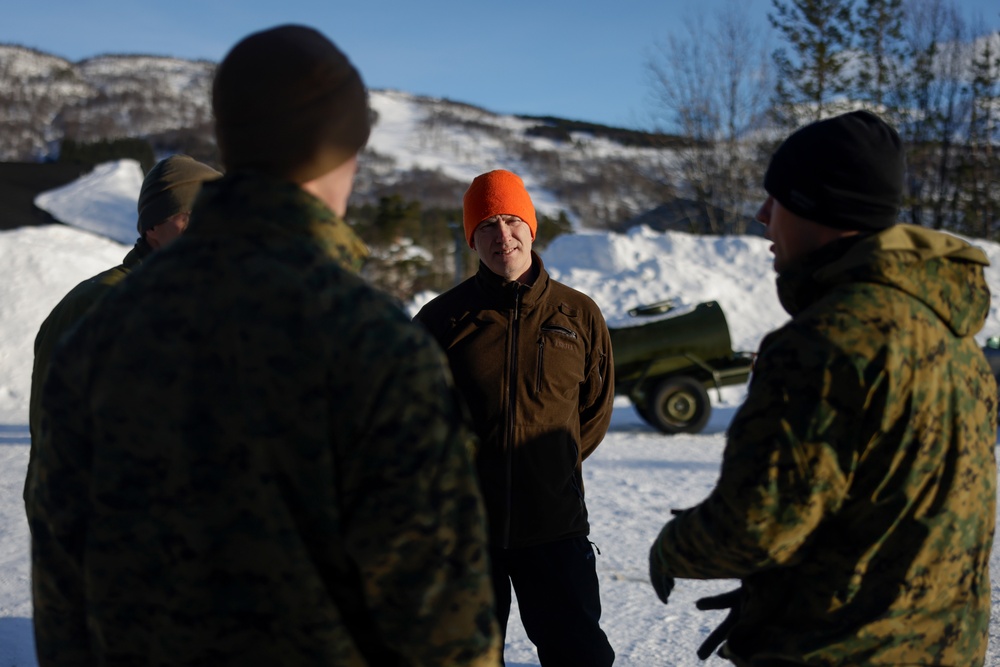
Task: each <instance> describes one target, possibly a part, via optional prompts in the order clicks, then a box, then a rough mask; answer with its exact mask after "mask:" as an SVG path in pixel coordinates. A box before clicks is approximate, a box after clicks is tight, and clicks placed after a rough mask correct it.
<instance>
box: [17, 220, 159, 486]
mask: <svg viewBox="0 0 1000 667" xmlns="http://www.w3.org/2000/svg"><path fill="white" fill-rule="evenodd" d="M152 251H153V249H152V248H151V247H149V244H148V243H146V240H145V239H142V238H140V239H139V240H137V241H136V242H135V247H133V248H132V249H131V250H130V251H129V252H128V254H127V255H125V259H123V260H122V263H121V264H119V265H118V266H116V267H114V268H113V269H108V270H107V271H104V272H102V273H98V274H97V275H96V276H94V277H92V278H88V279H87V280H84V281H83V282H82V283H80V284H79V285H77V286H76V287H74V288H73V289H71V290H70V291H69V292H67V294H66V296H64V297H63V298H62V300H61V301H60V302H59V303H57V304H56V306H55V308H53V309H52V312H50V313H49V316H48V317H46V318H45V320H44V321H43V322H42V326H41V327H39V328H38V335H36V336H35V361H34V365H33V366H32V367H31V400H30V402H29V404H28V428H29V430H30V432H31V440H32V442H34V440H35V439H36V438H37V437H38V432H39V421H40V420H41V399H42V385H44V383H45V378H46V376H47V375H48V372H49V363H50V362H51V360H52V351H53V350H54V349H55V346H56V343H58V342H59V341H60V340H61V339H62V337H63V336H65V335H66V332H68V331H69V330H70V329H71V328H73V325H75V324H76V323H77V322H79V321H80V318H82V317H83V316H84V314H86V312H87V311H88V310H90V309H91V307H92V306H93V305H94V304H95V303H97V302H98V301H99V300H100V299H101V298H102V297H103V296H104V295H105V294H107V293H108V291H109V290H110V289H111V288H112V287H114V286H115V285H117V284H118V283H119V282H121V281H122V279H123V278H124V277H125V276H127V275H128V274H129V272H131V271H132V269H134V268H135V267H137V266H139V264H140V263H141V262H142V260H144V259H145V258H146V257H147V256H148V255H149V253H151V252H152ZM34 459H35V450H34V447H32V448H31V450H29V452H28V474H27V476H26V477H25V485H24V494H25V499H27V494H28V485H27V479H28V478H30V477H31V474H32V470H33V469H34Z"/></svg>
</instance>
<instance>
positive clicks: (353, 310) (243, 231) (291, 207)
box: [28, 174, 500, 667]
mask: <svg viewBox="0 0 1000 667" xmlns="http://www.w3.org/2000/svg"><path fill="white" fill-rule="evenodd" d="M362 250H363V246H362V245H361V244H360V242H359V241H358V240H357V238H356V237H355V236H354V235H353V233H351V231H350V229H349V228H348V227H347V226H346V225H345V224H344V223H343V222H342V221H341V220H339V219H337V218H336V217H335V216H334V215H333V214H332V213H331V212H330V210H329V209H328V208H326V207H325V206H324V205H322V203H321V202H320V201H319V200H317V199H315V198H313V197H312V196H311V195H309V194H307V193H306V192H305V191H303V190H301V189H300V188H298V187H297V186H295V185H293V184H291V183H282V182H277V181H271V180H268V179H264V178H262V177H256V176H251V175H248V174H231V175H228V176H226V177H224V178H223V179H221V180H219V181H216V182H213V183H209V184H206V185H205V186H204V189H203V190H202V196H201V199H200V200H199V203H198V204H197V205H196V208H195V211H194V213H193V215H192V219H191V224H190V227H189V228H188V230H187V232H186V233H185V234H184V236H182V237H181V238H180V239H178V240H177V241H175V242H174V243H173V244H171V246H170V247H168V248H166V249H164V250H162V251H159V252H158V253H156V254H154V255H153V256H152V257H151V258H150V259H149V260H147V261H146V262H145V263H144V264H143V266H142V267H140V268H139V269H138V270H136V271H135V272H133V274H132V275H131V276H130V277H129V279H128V280H126V281H124V282H123V283H122V284H121V285H119V286H118V288H116V289H115V290H114V291H113V292H112V293H111V294H109V295H108V296H107V297H106V298H105V299H104V300H103V302H102V303H101V305H100V307H99V308H96V309H94V310H93V311H91V313H90V314H89V315H88V316H87V317H86V318H85V319H84V321H83V322H81V324H80V326H79V327H77V329H76V330H75V331H74V332H73V333H71V335H70V336H69V337H68V338H67V340H66V341H65V342H64V344H63V345H61V346H60V347H59V348H58V349H57V351H56V354H55V357H54V360H53V364H52V369H51V371H50V380H49V382H48V384H47V385H46V388H45V391H44V393H43V398H42V408H43V411H44V412H45V417H46V418H45V419H44V420H43V425H42V430H41V438H40V442H39V443H38V452H37V466H36V471H35V474H34V475H33V477H32V479H30V480H29V488H28V514H29V519H30V522H31V527H32V584H33V591H34V609H35V616H34V622H35V635H36V645H37V650H38V657H39V664H40V665H42V666H43V667H45V666H47V665H82V664H88V665H89V664H108V665H126V664H127V665H140V664H141V665H446V664H447V665H475V666H480V665H496V664H498V662H499V655H500V653H499V650H500V647H499V635H498V630H497V626H496V621H495V619H494V617H493V612H492V593H491V589H490V583H489V578H488V563H487V551H486V528H485V519H484V510H483V505H482V501H481V498H480V494H479V491H478V488H477V485H476V480H475V474H474V470H473V467H472V463H471V449H472V447H473V446H474V440H473V436H472V435H471V432H470V431H469V430H468V429H467V427H466V426H465V425H464V421H463V420H462V415H461V412H460V410H459V409H458V408H457V403H456V401H455V398H454V388H453V386H452V383H451V380H450V375H449V374H448V371H447V368H446V365H445V361H444V357H443V355H442V354H441V352H440V351H439V350H438V348H437V346H436V345H435V344H434V342H433V341H432V340H431V338H430V337H429V336H428V335H427V334H426V333H425V332H424V331H423V330H422V329H421V328H420V327H418V326H415V325H413V324H412V323H410V322H409V321H408V318H407V317H406V315H405V314H404V313H403V312H401V311H400V310H399V309H398V308H396V307H395V306H394V305H393V304H392V303H391V301H390V300H389V298H388V297H387V296H385V295H383V294H381V293H380V292H378V291H376V290H374V289H373V288H371V287H370V286H369V285H367V284H366V283H364V281H362V280H361V279H360V278H359V277H358V276H356V275H355V274H353V273H352V272H350V271H348V270H345V268H344V267H345V266H350V267H356V266H358V265H359V262H360V259H361V257H360V256H359V254H360V251H362Z"/></svg>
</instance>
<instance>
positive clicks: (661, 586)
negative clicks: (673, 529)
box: [649, 543, 674, 604]
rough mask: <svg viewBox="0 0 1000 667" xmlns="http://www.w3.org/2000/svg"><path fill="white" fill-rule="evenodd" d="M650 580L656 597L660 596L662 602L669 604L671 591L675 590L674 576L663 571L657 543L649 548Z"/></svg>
mask: <svg viewBox="0 0 1000 667" xmlns="http://www.w3.org/2000/svg"><path fill="white" fill-rule="evenodd" d="M649 581H650V582H652V584H653V590H655V591H656V597H658V598H660V602H662V603H663V604H667V598H669V597H670V591H672V590H674V578H673V577H671V576H670V575H669V574H667V573H666V572H664V571H663V564H662V563H661V560H660V550H659V548H658V545H657V544H655V543H654V544H653V548H652V549H650V550H649Z"/></svg>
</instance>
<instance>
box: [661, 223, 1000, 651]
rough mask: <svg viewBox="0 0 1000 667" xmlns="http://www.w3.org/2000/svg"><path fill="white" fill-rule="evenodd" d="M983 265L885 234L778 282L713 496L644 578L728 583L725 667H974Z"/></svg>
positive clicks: (983, 419)
mask: <svg viewBox="0 0 1000 667" xmlns="http://www.w3.org/2000/svg"><path fill="white" fill-rule="evenodd" d="M987 264H988V261H987V259H986V257H985V255H984V254H983V253H982V252H981V251H980V250H979V249H977V248H974V247H971V246H969V245H968V244H966V243H965V242H963V241H960V240H958V239H956V238H954V237H951V236H948V235H945V234H942V233H939V232H934V231H931V230H927V229H922V228H918V227H912V226H908V225H897V226H895V227H892V228H889V229H888V230H886V231H883V232H879V233H877V234H873V235H870V236H866V237H862V238H860V239H857V238H855V239H848V240H845V241H844V242H843V243H835V244H833V245H832V246H828V247H825V248H822V249H820V250H819V251H818V252H817V253H815V254H814V255H813V256H811V257H808V258H807V259H806V261H804V262H803V263H802V264H801V267H802V268H801V269H799V270H792V271H788V272H786V273H784V274H782V275H781V276H780V277H779V280H778V284H779V294H780V296H781V300H782V303H783V304H784V305H785V307H786V309H787V310H788V311H789V313H791V315H792V316H793V318H792V320H791V321H790V322H789V323H788V324H786V325H785V326H783V327H782V328H781V329H779V330H777V331H775V332H773V333H772V334H770V335H768V336H767V337H766V338H765V339H764V341H763V342H762V344H761V347H760V357H759V359H758V361H757V364H756V367H755V370H754V374H753V378H752V380H751V384H750V389H749V395H748V397H747V400H746V402H745V404H744V405H743V406H742V407H741V409H740V410H739V412H738V414H737V415H736V417H735V418H734V420H733V423H732V425H731V426H730V430H729V434H728V440H727V444H726V449H725V453H724V458H723V462H722V470H721V474H720V477H719V480H718V483H717V486H716V487H715V489H714V490H713V491H712V492H711V494H710V495H709V497H708V498H707V499H706V500H705V501H704V502H702V503H701V504H699V505H697V506H696V507H694V508H691V509H689V510H686V511H684V512H682V513H681V515H680V516H678V517H677V518H675V519H674V520H673V521H671V522H670V523H668V524H667V525H666V526H665V527H664V528H663V530H662V531H661V533H660V535H659V537H658V539H657V540H656V542H655V543H654V545H653V548H652V553H651V561H652V563H653V571H654V573H655V572H656V571H657V570H658V571H659V572H665V573H668V574H670V575H673V576H676V577H689V578H695V579H712V578H739V579H741V580H742V582H743V588H744V591H745V596H744V603H743V607H742V610H741V611H742V614H741V616H740V619H739V621H738V623H737V624H736V625H735V626H734V628H733V629H732V631H731V633H730V634H729V637H728V642H727V644H726V645H725V646H724V647H723V654H724V655H725V656H726V657H728V658H729V659H730V660H732V661H733V662H734V663H735V664H737V665H755V666H756V665H765V664H766V665H771V664H796V665H798V664H801V665H806V664H808V665H904V664H905V665H954V666H962V667H967V666H969V665H982V664H983V661H984V656H985V651H986V644H987V632H988V625H989V615H990V576H989V557H990V550H991V548H992V543H993V530H994V516H995V502H996V498H995V496H996V479H997V472H996V461H995V455H994V446H995V443H996V440H997V431H996V427H997V425H996V412H997V405H996V396H997V388H996V384H995V382H994V379H993V376H992V375H991V373H990V370H989V368H988V366H987V363H986V361H985V358H984V356H983V354H982V352H981V350H980V349H979V346H978V345H977V344H976V342H975V340H974V339H973V337H972V336H973V334H975V333H976V332H977V331H978V330H979V329H980V328H981V327H982V325H983V321H984V318H985V316H986V313H987V309H988V308H989V303H990V294H989V291H988V288H987V286H986V283H985V281H984V279H983V266H985V265H987ZM804 267H811V268H809V269H806V268H804Z"/></svg>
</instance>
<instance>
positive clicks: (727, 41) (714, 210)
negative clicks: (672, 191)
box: [646, 0, 772, 234]
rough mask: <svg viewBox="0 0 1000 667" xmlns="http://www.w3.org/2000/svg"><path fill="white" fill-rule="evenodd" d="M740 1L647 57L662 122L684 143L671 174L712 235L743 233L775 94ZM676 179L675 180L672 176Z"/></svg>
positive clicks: (692, 23) (692, 22) (690, 24)
mask: <svg viewBox="0 0 1000 667" xmlns="http://www.w3.org/2000/svg"><path fill="white" fill-rule="evenodd" d="M752 25H753V24H752V23H751V22H750V21H749V20H748V14H747V7H746V5H745V4H740V3H738V2H736V1H735V0H731V1H730V2H729V4H728V5H727V6H726V7H725V8H724V9H723V10H722V11H721V12H719V13H718V14H717V15H716V16H715V17H714V19H713V22H712V23H711V24H710V25H709V24H707V22H706V20H705V18H704V16H703V15H700V14H699V15H697V16H694V17H691V16H689V17H688V18H687V20H686V21H685V22H684V25H683V26H682V28H681V29H680V30H679V31H678V32H676V33H673V34H671V35H668V36H667V37H666V39H665V40H664V41H662V42H659V43H658V44H657V45H656V50H655V52H654V53H652V55H650V56H649V57H648V58H647V61H646V72H647V78H648V80H649V84H650V96H651V99H652V102H653V105H654V109H655V111H656V113H657V114H658V117H659V119H660V122H662V123H665V124H666V125H667V126H668V127H670V128H673V129H675V130H676V131H677V132H679V134H680V135H681V136H682V137H683V139H684V141H683V142H682V146H681V147H679V148H677V149H675V150H674V151H671V158H672V159H671V160H669V161H668V162H667V164H666V165H665V166H666V168H667V170H670V171H675V170H676V171H679V172H680V175H681V177H682V178H681V180H682V182H683V189H681V192H686V193H687V194H689V195H690V197H691V199H693V200H694V201H695V202H696V204H697V205H698V207H699V209H700V211H701V214H702V215H701V217H702V219H703V220H704V221H705V223H706V229H703V230H701V231H708V232H710V233H716V234H721V233H743V232H745V231H746V225H747V222H748V220H749V218H748V215H747V211H748V207H749V206H750V205H751V200H752V199H753V195H754V194H755V193H756V191H757V189H758V187H759V182H760V176H761V172H762V166H761V164H760V160H761V158H760V150H759V147H758V145H757V143H756V141H755V140H754V137H755V136H756V135H755V133H754V130H756V129H758V128H759V126H760V123H761V121H762V118H763V117H764V115H765V112H766V108H767V102H768V93H769V91H770V89H771V86H772V84H771V78H770V70H769V67H768V56H767V52H766V51H765V50H764V49H763V48H762V47H761V46H760V45H761V44H763V43H765V42H766V40H765V39H763V38H762V34H761V33H762V31H761V30H760V29H755V28H754V27H752ZM665 180H667V181H671V180H673V179H669V178H666V179H665Z"/></svg>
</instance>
